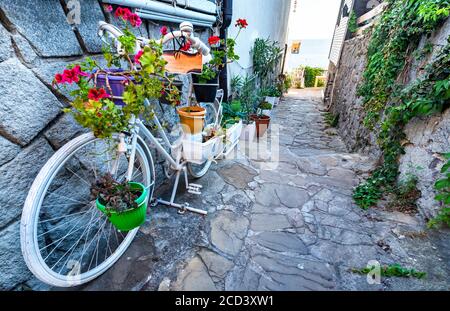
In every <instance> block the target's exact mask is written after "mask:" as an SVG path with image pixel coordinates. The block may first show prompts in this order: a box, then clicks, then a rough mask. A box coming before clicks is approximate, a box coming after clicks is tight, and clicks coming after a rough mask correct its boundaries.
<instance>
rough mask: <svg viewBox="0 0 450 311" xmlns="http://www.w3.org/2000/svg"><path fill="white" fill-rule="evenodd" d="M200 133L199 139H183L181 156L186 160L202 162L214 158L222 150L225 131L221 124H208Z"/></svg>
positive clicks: (196, 162)
mask: <svg viewBox="0 0 450 311" xmlns="http://www.w3.org/2000/svg"><path fill="white" fill-rule="evenodd" d="M201 134H202V140H201V141H193V140H189V139H183V141H182V143H183V158H184V159H185V160H187V161H188V162H191V163H195V164H200V165H201V164H203V163H205V162H206V161H210V160H213V159H215V158H216V157H217V156H218V155H219V154H220V153H222V152H223V149H224V148H223V143H222V141H223V139H224V136H225V132H224V130H223V128H222V127H221V126H215V125H208V126H207V127H206V128H205V129H204V131H203V132H202V133H201Z"/></svg>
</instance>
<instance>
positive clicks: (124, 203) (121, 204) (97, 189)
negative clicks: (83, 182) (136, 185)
mask: <svg viewBox="0 0 450 311" xmlns="http://www.w3.org/2000/svg"><path fill="white" fill-rule="evenodd" d="M141 194H142V193H141V192H139V191H136V190H135V189H133V188H132V187H131V186H130V184H129V183H128V181H127V180H125V181H123V182H118V181H116V180H115V179H114V178H113V177H112V176H111V174H106V175H104V176H102V177H101V178H99V179H98V180H97V181H96V182H95V184H93V185H92V187H91V196H92V198H93V199H94V200H95V199H97V198H98V199H99V200H100V203H102V204H103V205H105V207H106V212H107V213H108V212H116V213H123V212H125V211H128V210H130V209H135V208H137V207H138V204H137V203H136V199H137V198H139V196H140V195H141Z"/></svg>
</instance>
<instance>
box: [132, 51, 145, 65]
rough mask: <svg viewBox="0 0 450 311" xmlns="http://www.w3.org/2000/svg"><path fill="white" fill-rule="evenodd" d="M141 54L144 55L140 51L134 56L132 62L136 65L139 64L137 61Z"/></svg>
mask: <svg viewBox="0 0 450 311" xmlns="http://www.w3.org/2000/svg"><path fill="white" fill-rule="evenodd" d="M142 54H144V51H143V50H140V51H139V52H137V54H136V55H135V56H134V62H135V63H137V64H140V63H141V62H140V61H139V59H141V56H142Z"/></svg>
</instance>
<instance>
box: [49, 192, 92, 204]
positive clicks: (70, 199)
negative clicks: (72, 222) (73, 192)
mask: <svg viewBox="0 0 450 311" xmlns="http://www.w3.org/2000/svg"><path fill="white" fill-rule="evenodd" d="M51 195H56V196H58V197H60V198H63V199H66V200H69V201H72V202H75V203H80V204H85V205H86V204H88V203H89V201H86V202H81V201H77V200H74V199H72V198H69V197H66V196H64V195H61V194H57V193H55V192H53V193H50V194H49V196H51Z"/></svg>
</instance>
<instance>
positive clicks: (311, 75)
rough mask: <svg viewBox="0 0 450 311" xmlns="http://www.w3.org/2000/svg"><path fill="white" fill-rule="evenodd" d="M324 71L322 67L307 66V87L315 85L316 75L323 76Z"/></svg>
mask: <svg viewBox="0 0 450 311" xmlns="http://www.w3.org/2000/svg"><path fill="white" fill-rule="evenodd" d="M323 71H324V70H323V69H322V68H318V67H310V66H305V87H314V83H315V82H316V77H317V76H321V75H322V74H323Z"/></svg>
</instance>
